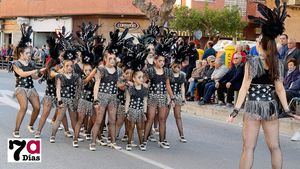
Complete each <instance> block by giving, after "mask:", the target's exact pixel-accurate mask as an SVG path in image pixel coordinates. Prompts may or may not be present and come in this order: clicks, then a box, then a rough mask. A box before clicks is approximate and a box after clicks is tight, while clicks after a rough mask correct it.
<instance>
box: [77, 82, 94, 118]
mask: <svg viewBox="0 0 300 169" xmlns="http://www.w3.org/2000/svg"><path fill="white" fill-rule="evenodd" d="M85 78H86V77H85V76H83V78H82V79H85ZM94 85H95V80H94V79H92V80H91V81H90V82H88V83H87V84H86V85H84V86H83V88H82V90H81V93H80V99H79V101H78V108H77V111H78V112H81V113H84V114H86V115H89V116H92V115H93V102H94V95H93V91H94Z"/></svg>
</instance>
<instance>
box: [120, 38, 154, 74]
mask: <svg viewBox="0 0 300 169" xmlns="http://www.w3.org/2000/svg"><path fill="white" fill-rule="evenodd" d="M125 48H126V49H127V51H126V53H124V58H123V60H122V63H123V65H124V66H125V67H126V68H127V69H131V70H133V71H140V70H142V69H143V68H144V66H145V60H146V58H147V56H148V53H149V51H148V49H147V48H146V46H145V45H144V44H142V43H139V44H130V46H127V47H125Z"/></svg>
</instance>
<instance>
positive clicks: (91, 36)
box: [76, 23, 105, 65]
mask: <svg viewBox="0 0 300 169" xmlns="http://www.w3.org/2000/svg"><path fill="white" fill-rule="evenodd" d="M99 27H100V26H99V25H97V24H96V25H93V24H92V23H89V24H85V23H82V26H79V28H80V31H77V32H76V34H77V37H78V40H77V41H78V43H77V47H78V49H79V51H80V52H81V54H82V62H83V63H85V64H91V65H98V63H99V61H100V60H102V56H103V49H104V47H103V43H104V41H105V39H104V38H103V37H102V35H100V36H97V35H95V34H96V32H97V30H98V29H99Z"/></svg>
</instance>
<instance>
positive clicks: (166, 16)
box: [132, 0, 176, 26]
mask: <svg viewBox="0 0 300 169" xmlns="http://www.w3.org/2000/svg"><path fill="white" fill-rule="evenodd" d="M175 2H176V0H163V3H162V4H161V6H160V8H159V9H158V8H157V6H156V5H154V4H153V3H151V2H146V0H133V1H132V4H133V5H134V6H135V7H136V8H138V9H140V11H141V12H143V13H144V14H146V16H147V17H148V18H149V19H150V21H151V22H155V23H156V24H157V25H158V26H163V25H164V24H165V23H166V22H168V21H169V20H170V19H171V12H172V10H173V6H174V4H175Z"/></svg>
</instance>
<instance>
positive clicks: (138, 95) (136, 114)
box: [127, 85, 148, 123]
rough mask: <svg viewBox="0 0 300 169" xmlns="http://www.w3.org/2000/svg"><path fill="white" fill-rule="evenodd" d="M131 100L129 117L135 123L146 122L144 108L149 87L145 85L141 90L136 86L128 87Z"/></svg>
mask: <svg viewBox="0 0 300 169" xmlns="http://www.w3.org/2000/svg"><path fill="white" fill-rule="evenodd" d="M128 92H129V95H130V102H129V107H128V112H127V119H128V120H129V121H131V122H134V123H140V122H144V121H145V119H146V115H145V113H146V110H144V99H145V97H147V94H148V89H147V88H145V87H143V85H142V88H141V89H140V90H138V89H136V88H135V87H134V86H130V87H129V88H128Z"/></svg>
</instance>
